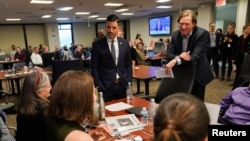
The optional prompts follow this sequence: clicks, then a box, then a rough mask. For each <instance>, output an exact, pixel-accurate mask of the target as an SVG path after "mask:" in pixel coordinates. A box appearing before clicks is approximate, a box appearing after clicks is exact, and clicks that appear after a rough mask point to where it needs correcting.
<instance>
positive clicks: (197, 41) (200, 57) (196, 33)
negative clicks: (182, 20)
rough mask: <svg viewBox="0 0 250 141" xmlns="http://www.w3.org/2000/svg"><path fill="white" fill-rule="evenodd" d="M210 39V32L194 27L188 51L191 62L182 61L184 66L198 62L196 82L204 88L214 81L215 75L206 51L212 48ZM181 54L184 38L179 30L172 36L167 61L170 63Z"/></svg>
mask: <svg viewBox="0 0 250 141" xmlns="http://www.w3.org/2000/svg"><path fill="white" fill-rule="evenodd" d="M209 38H210V36H209V32H208V31H206V30H204V29H202V28H199V27H194V29H193V31H192V35H190V37H189V39H188V47H187V51H190V59H191V60H190V61H185V60H181V63H182V64H185V63H190V62H197V66H196V74H195V80H196V81H197V82H198V83H199V84H201V85H203V86H205V85H206V84H208V83H209V82H210V81H212V80H213V74H212V71H211V69H210V66H209V63H208V60H207V57H206V49H207V48H208V47H209V46H210V42H209ZM181 53H182V36H181V33H180V31H179V30H177V31H175V32H174V33H173V34H172V39H171V43H170V45H169V48H168V51H167V55H166V57H167V60H169V61H170V60H172V59H174V58H175V57H176V56H178V55H180V54H181Z"/></svg>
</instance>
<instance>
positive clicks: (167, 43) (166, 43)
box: [164, 38, 170, 46]
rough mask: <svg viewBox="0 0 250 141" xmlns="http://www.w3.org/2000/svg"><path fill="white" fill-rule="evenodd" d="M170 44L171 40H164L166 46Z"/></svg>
mask: <svg viewBox="0 0 250 141" xmlns="http://www.w3.org/2000/svg"><path fill="white" fill-rule="evenodd" d="M169 44H170V40H169V38H167V39H165V40H164V46H168V45H169Z"/></svg>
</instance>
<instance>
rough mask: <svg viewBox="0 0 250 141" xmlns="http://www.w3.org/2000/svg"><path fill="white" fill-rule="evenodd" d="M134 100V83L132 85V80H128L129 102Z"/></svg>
mask: <svg viewBox="0 0 250 141" xmlns="http://www.w3.org/2000/svg"><path fill="white" fill-rule="evenodd" d="M132 100H133V90H132V85H131V82H128V87H127V103H131V102H132Z"/></svg>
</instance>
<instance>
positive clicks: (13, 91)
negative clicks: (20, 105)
mask: <svg viewBox="0 0 250 141" xmlns="http://www.w3.org/2000/svg"><path fill="white" fill-rule="evenodd" d="M10 85H11V89H12V94H16V92H15V86H14V81H13V79H11V80H10Z"/></svg>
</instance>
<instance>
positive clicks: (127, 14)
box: [121, 13, 134, 16]
mask: <svg viewBox="0 0 250 141" xmlns="http://www.w3.org/2000/svg"><path fill="white" fill-rule="evenodd" d="M121 15H125V16H130V15H134V13H122V14H121Z"/></svg>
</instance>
